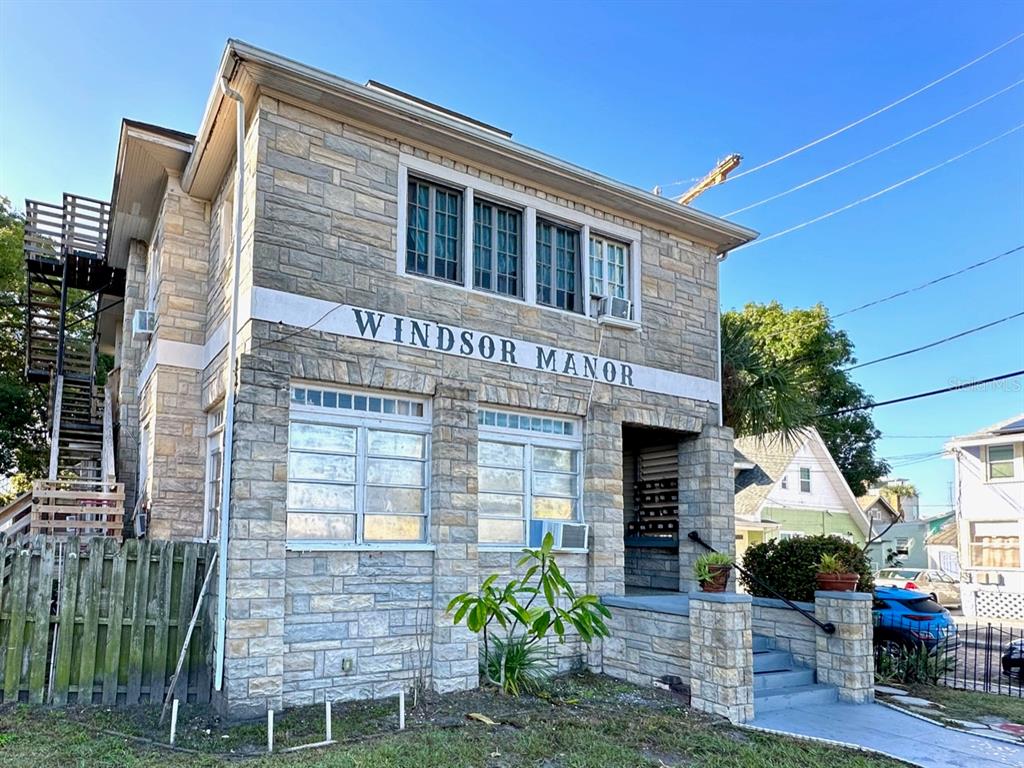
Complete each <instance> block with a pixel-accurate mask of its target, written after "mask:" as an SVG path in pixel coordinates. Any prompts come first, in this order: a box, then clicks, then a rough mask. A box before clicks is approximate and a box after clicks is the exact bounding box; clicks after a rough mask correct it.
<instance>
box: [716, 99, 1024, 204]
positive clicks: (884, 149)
mask: <svg viewBox="0 0 1024 768" xmlns="http://www.w3.org/2000/svg"><path fill="white" fill-rule="evenodd" d="M1022 83H1024V79H1022V80H1018V81H1017V82H1015V83H1013V84H1011V85H1008V86H1006V87H1005V88H1003V89H1002V90H999V91H996V92H995V93H993V94H991V95H989V96H986V97H985V98H984V99H982V100H981V101H976V102H974V103H973V104H971V105H970V106H969V107H964V108H963V109H961V110H960V111H959V112H954V113H953V114H951V115H947V116H946V117H944V118H942V119H941V120H939V121H937V122H934V123H932V124H931V125H929V126H928V127H926V128H922V129H921V130H919V131H915V132H914V133H912V134H910V135H909V136H905V137H903V138H902V139H900V140H899V141H894V142H893V143H892V144H889V145H888V146H885V147H882V148H881V149H878V150H875V151H874V152H872V153H871V154H868V155H864V157H861V158H859V159H857V160H854V161H853V162H850V163H847V164H846V165H842V166H840V167H839V168H835V169H833V170H831V171H829V172H828V173H823V174H821V175H820V176H816V177H814V178H813V179H811V180H810V181H805V182H803V183H802V184H797V185H796V186H795V187H790V188H789V189H787V190H785V191H784V192H779V193H778V194H775V195H771V196H770V197H766V198H764V199H763V200H758V201H757V202H756V203H751V204H750V205H745V206H743V207H742V208H737V209H736V210H735V211H729V213H726V214H723V218H729V217H730V216H735V215H736V214H738V213H743V212H744V211H749V210H750V209H751V208H757V207H758V206H761V205H764V204H765V203H770V202H772V201H773V200H778V199H779V198H780V197H785V196H786V195H789V194H792V193H793V192H797V191H799V190H801V189H806V188H807V187H809V186H811V185H812V184H817V183H818V182H819V181H824V180H825V179H827V178H829V177H830V176H835V175H836V174H837V173H842V172H843V171H845V170H847V169H849V168H853V166H855V165H859V164H860V163H863V162H864V161H865V160H870V159H871V158H873V157H878V156H879V155H881V154H882V153H883V152H888V151H889V150H890V149H895V148H896V147H898V146H899V145H900V144H904V143H906V142H908V141H910V140H911V139H916V138H917V137H918V136H920V135H921V134H923V133H927V132H928V131H930V130H932V129H933V128H938V127H939V126H940V125H942V124H944V123H948V122H949V121H950V120H953V119H954V118H957V117H959V116H960V115H962V114H964V113H966V112H970V111H971V110H972V109H974V108H975V107H980V106H981V105H982V104H984V103H985V102H987V101H991V100H992V99H994V98H996V96H1001V95H1003V94H1004V93H1006V92H1007V91H1009V90H1012V89H1014V88H1016V87H1017V86H1019V85H1021V84H1022Z"/></svg>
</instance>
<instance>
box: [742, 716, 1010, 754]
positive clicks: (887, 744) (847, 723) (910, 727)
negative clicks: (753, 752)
mask: <svg viewBox="0 0 1024 768" xmlns="http://www.w3.org/2000/svg"><path fill="white" fill-rule="evenodd" d="M750 725H752V726H755V727H758V728H767V729H769V730H772V731H779V732H783V733H791V734H795V735H798V736H813V737H815V738H819V739H828V740H830V741H840V742H843V743H844V744H856V745H859V746H861V747H866V748H868V749H874V750H878V751H879V752H885V753H886V754H889V755H892V756H893V757H898V758H900V759H901V760H906V761H907V762H910V763H914V764H916V765H920V766H924V768H968V766H969V767H970V768H1010V767H1011V766H1012V767H1013V768H1024V747H1022V746H1018V745H1016V744H1010V743H1005V742H1002V741H997V740H995V739H986V738H984V737H982V736H973V735H971V734H969V733H960V732H958V731H953V730H950V729H949V728H943V727H942V726H941V725H935V724H933V723H928V722H925V721H924V720H919V719H918V718H916V717H911V716H910V715H905V714H903V713H902V712H897V711H896V710H894V709H889V708H888V707H883V706H882V705H881V704H843V703H834V704H824V705H819V706H813V707H795V708H793V709H786V710H780V711H778V712H766V713H764V714H763V715H758V716H756V717H755V718H754V721H753V722H752V723H750Z"/></svg>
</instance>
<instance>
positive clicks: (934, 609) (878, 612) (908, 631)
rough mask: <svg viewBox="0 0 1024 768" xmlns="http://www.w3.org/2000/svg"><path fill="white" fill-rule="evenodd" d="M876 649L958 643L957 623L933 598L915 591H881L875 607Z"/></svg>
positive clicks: (886, 589) (877, 589)
mask: <svg viewBox="0 0 1024 768" xmlns="http://www.w3.org/2000/svg"><path fill="white" fill-rule="evenodd" d="M874 624H875V645H876V646H877V647H884V648H889V649H896V648H911V647H915V646H918V645H924V646H925V647H926V648H929V649H930V648H934V647H935V646H937V645H939V644H940V643H943V644H949V643H953V642H955V641H956V633H957V628H956V623H955V622H954V621H953V619H952V617H951V616H950V614H949V611H947V610H946V609H945V608H943V607H942V606H941V605H939V604H938V603H937V602H935V601H934V600H932V598H931V596H930V595H927V594H924V593H922V592H919V591H917V590H913V589H899V588H898V587H877V588H876V589H875V605H874Z"/></svg>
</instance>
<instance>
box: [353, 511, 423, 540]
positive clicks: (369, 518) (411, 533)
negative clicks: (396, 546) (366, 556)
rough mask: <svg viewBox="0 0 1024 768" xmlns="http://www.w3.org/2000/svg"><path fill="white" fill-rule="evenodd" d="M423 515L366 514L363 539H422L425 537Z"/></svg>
mask: <svg viewBox="0 0 1024 768" xmlns="http://www.w3.org/2000/svg"><path fill="white" fill-rule="evenodd" d="M423 523H424V518H422V517H398V516H394V515H366V516H365V517H364V518H363V539H364V540H365V541H421V540H422V539H423V538H424V537H423Z"/></svg>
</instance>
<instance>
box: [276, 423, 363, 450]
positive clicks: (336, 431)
mask: <svg viewBox="0 0 1024 768" xmlns="http://www.w3.org/2000/svg"><path fill="white" fill-rule="evenodd" d="M288 438H289V442H288V444H289V445H290V446H291V447H292V448H312V449H314V450H325V451H338V452H339V453H355V452H356V431H355V430H354V429H352V428H350V427H335V426H331V425H329V424H306V423H304V422H301V421H293V422H292V423H291V425H290V426H289V428H288Z"/></svg>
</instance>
